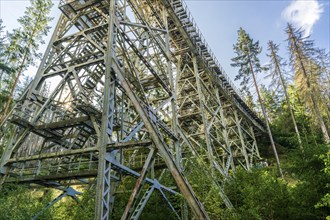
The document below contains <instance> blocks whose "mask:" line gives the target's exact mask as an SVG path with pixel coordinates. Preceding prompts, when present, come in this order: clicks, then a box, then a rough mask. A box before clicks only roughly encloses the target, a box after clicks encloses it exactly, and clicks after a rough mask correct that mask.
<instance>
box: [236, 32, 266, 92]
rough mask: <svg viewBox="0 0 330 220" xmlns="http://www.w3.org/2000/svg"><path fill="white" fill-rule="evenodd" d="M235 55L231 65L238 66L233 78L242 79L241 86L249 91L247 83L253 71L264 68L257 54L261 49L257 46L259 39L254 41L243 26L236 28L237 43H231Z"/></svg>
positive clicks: (256, 71)
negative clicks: (236, 73)
mask: <svg viewBox="0 0 330 220" xmlns="http://www.w3.org/2000/svg"><path fill="white" fill-rule="evenodd" d="M233 49H234V52H235V54H236V57H234V58H232V59H231V60H232V61H233V63H232V64H231V66H233V67H239V70H238V75H236V78H235V80H242V81H241V86H242V90H243V91H249V83H250V80H251V75H252V73H253V72H255V73H258V72H261V71H262V70H265V68H264V67H262V66H261V64H260V60H259V58H258V55H259V54H260V53H261V51H262V49H261V47H260V46H259V41H257V42H254V41H253V39H252V38H251V37H250V36H249V34H248V33H246V31H245V30H244V29H243V28H240V29H239V30H238V39H237V43H236V44H235V45H233Z"/></svg>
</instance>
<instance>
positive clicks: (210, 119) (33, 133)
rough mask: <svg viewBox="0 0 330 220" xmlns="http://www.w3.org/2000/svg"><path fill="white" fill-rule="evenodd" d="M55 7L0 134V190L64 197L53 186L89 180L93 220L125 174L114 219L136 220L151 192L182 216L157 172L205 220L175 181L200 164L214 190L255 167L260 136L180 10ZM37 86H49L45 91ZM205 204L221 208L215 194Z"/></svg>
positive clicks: (151, 3)
mask: <svg viewBox="0 0 330 220" xmlns="http://www.w3.org/2000/svg"><path fill="white" fill-rule="evenodd" d="M59 8H60V10H61V11H62V15H61V17H60V18H59V21H58V24H57V26H56V28H55V31H54V33H53V36H52V38H51V40H50V43H49V45H48V48H47V50H46V53H45V55H44V57H43V59H42V61H41V64H40V67H39V69H38V72H37V74H36V77H35V79H34V80H33V82H32V83H31V85H30V86H29V87H28V89H27V90H26V91H25V93H24V94H23V96H22V97H21V99H20V100H19V101H18V102H17V104H16V105H15V108H14V109H13V111H12V112H11V114H10V115H9V116H8V118H7V121H6V123H5V124H4V125H2V127H6V126H7V127H9V126H12V127H13V129H14V132H12V134H11V137H10V140H9V142H8V143H7V147H6V149H5V152H4V153H3V155H2V158H1V164H0V169H1V170H0V171H1V179H0V180H1V184H4V183H7V182H19V183H34V184H39V185H43V186H46V187H54V188H57V189H60V190H63V194H62V195H61V196H63V195H69V196H71V197H74V198H76V197H75V195H76V194H77V192H76V191H74V190H73V191H72V189H71V188H65V187H64V186H67V185H71V184H75V183H76V184H83V183H86V182H90V181H93V180H95V182H96V209H95V219H109V218H110V217H111V213H112V208H113V206H114V204H115V202H116V200H115V192H116V190H117V188H118V186H119V185H120V184H121V180H122V179H123V178H124V177H125V176H131V177H134V178H136V184H135V187H134V188H133V191H132V194H131V197H130V199H129V200H128V201H127V205H126V209H125V211H124V212H123V214H122V219H138V218H139V216H140V215H141V212H142V210H143V208H144V207H145V205H146V204H147V201H148V199H149V198H150V196H151V194H152V193H153V192H154V191H155V190H156V191H158V192H159V193H160V195H161V196H162V197H163V198H164V200H165V201H166V203H167V204H168V206H169V207H170V209H171V210H172V211H173V212H174V213H175V216H176V217H177V218H179V219H181V218H184V217H182V215H181V214H179V213H178V210H176V208H175V207H173V206H172V205H171V201H170V199H168V198H167V197H166V195H168V194H177V193H178V192H176V191H175V190H173V188H170V187H167V186H164V185H162V184H161V183H160V180H159V176H157V175H156V174H155V172H154V170H155V169H162V170H165V171H167V172H170V173H171V174H172V177H173V179H174V181H175V182H176V187H177V189H178V191H180V193H181V194H182V195H183V197H184V198H185V200H186V203H187V204H188V206H189V207H190V209H191V211H192V213H193V214H194V215H195V217H196V218H197V219H208V215H207V213H206V211H205V209H204V207H203V205H202V204H201V202H200V201H199V199H198V198H197V196H196V195H195V193H194V190H193V188H192V187H191V186H190V184H189V183H188V180H187V178H186V177H185V172H187V170H189V169H193V167H189V166H188V165H187V164H188V161H190V160H193V159H192V158H200V159H201V160H202V163H203V164H204V165H205V166H206V167H208V168H209V170H211V172H210V173H205V174H201V176H202V175H204V176H205V175H208V176H209V177H210V178H213V180H214V184H216V185H217V186H218V187H219V188H221V180H220V179H219V176H222V177H223V179H225V178H226V177H227V176H228V174H229V171H230V170H235V167H236V166H243V167H244V168H245V169H250V168H251V166H252V165H253V163H254V162H255V160H257V159H259V158H260V156H259V152H258V147H257V142H256V135H257V134H261V133H262V132H264V127H263V123H262V122H261V121H260V120H259V119H258V118H257V117H256V116H255V115H254V113H253V112H252V111H251V110H250V109H249V108H248V107H247V106H246V104H245V103H244V101H243V100H242V99H241V98H240V95H239V93H238V92H237V91H236V89H235V88H234V86H233V85H232V83H231V82H230V80H229V79H228V77H227V76H226V74H225V72H224V71H223V69H222V68H221V66H220V64H219V62H218V61H217V60H216V58H215V56H214V55H213V54H212V52H211V50H210V49H209V47H208V45H207V43H206V42H205V40H204V38H203V36H202V34H201V33H200V31H199V30H198V28H197V26H196V24H195V22H194V20H193V18H192V16H191V15H190V12H189V11H188V9H187V7H186V6H185V4H184V2H182V1H181V0H88V1H87V0H66V1H64V0H62V1H60V5H59ZM48 82H52V85H54V84H55V86H53V87H52V88H50V89H48V90H49V91H48V92H45V85H47V84H48ZM255 133H256V134H255ZM144 186H149V188H148V189H147V190H145V189H144V188H143V187H144ZM220 191H221V192H223V191H222V190H220ZM216 196H221V197H222V198H223V200H224V201H225V204H226V205H227V206H228V207H229V208H230V207H231V203H230V201H229V200H228V199H227V198H226V195H225V194H224V193H220V195H216ZM58 199H60V198H58ZM58 199H57V200H58ZM57 200H56V201H57Z"/></svg>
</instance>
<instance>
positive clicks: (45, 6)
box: [0, 0, 53, 124]
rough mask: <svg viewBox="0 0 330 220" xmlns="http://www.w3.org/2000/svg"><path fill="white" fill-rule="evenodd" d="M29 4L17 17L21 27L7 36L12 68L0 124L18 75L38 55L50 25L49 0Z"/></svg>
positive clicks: (8, 55) (10, 100)
mask: <svg viewBox="0 0 330 220" xmlns="http://www.w3.org/2000/svg"><path fill="white" fill-rule="evenodd" d="M30 1H31V6H29V7H27V8H26V10H25V12H24V16H22V17H21V18H19V19H18V22H19V24H20V25H21V28H18V29H14V30H13V32H12V33H11V34H9V36H8V38H9V39H8V41H9V42H11V43H10V44H9V46H8V48H7V50H6V52H5V53H4V54H5V57H6V62H7V63H8V65H9V66H10V67H11V68H12V69H13V74H12V75H11V77H10V78H11V80H9V82H12V84H11V83H10V84H9V86H8V87H10V88H9V91H10V92H9V96H8V100H7V102H6V105H5V107H4V111H3V112H2V115H1V117H0V124H2V122H3V120H4V119H5V118H6V115H7V113H8V111H9V108H10V106H11V102H12V99H13V95H14V92H15V89H16V86H17V84H18V82H19V79H20V76H21V75H22V73H23V71H24V70H26V68H28V67H29V66H30V65H32V64H33V62H34V61H35V60H36V59H37V58H39V57H40V54H39V53H38V50H39V45H40V44H41V43H44V42H43V37H44V36H45V35H47V33H48V31H49V29H50V27H49V26H48V23H49V22H50V21H51V20H52V18H50V17H49V13H50V10H51V7H52V5H53V3H52V1H51V0H30Z"/></svg>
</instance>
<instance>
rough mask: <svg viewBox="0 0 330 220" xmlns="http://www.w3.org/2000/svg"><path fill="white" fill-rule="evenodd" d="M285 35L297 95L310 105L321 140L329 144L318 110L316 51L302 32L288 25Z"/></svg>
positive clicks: (325, 128) (319, 110)
mask: <svg viewBox="0 0 330 220" xmlns="http://www.w3.org/2000/svg"><path fill="white" fill-rule="evenodd" d="M286 33H287V35H288V39H287V41H288V50H289V52H290V63H291V66H292V69H293V72H294V74H295V83H296V84H297V88H298V91H299V94H301V95H303V96H302V98H303V99H304V101H305V102H306V103H307V104H309V103H310V105H307V106H308V107H309V108H310V110H311V112H312V114H313V115H314V116H315V118H316V120H317V121H318V124H319V126H320V128H321V131H322V134H323V138H324V140H325V142H326V143H330V137H329V133H328V130H327V127H326V125H325V123H324V119H323V116H322V112H321V108H320V99H321V98H322V96H321V92H320V90H319V88H318V85H319V84H318V78H319V77H320V71H319V70H320V69H319V66H318V65H317V60H316V56H315V55H316V51H317V49H316V48H315V47H314V43H313V41H311V40H309V37H306V38H303V37H302V36H303V35H302V31H301V30H299V29H296V28H294V27H293V26H292V25H291V24H288V26H287V28H286ZM327 111H328V110H327Z"/></svg>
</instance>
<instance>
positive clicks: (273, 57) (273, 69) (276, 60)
mask: <svg viewBox="0 0 330 220" xmlns="http://www.w3.org/2000/svg"><path fill="white" fill-rule="evenodd" d="M278 51H279V45H277V44H275V43H274V42H273V41H269V42H268V52H269V54H267V56H268V57H269V58H270V65H269V70H270V74H271V76H272V78H273V82H274V83H273V84H275V85H280V86H281V87H282V91H283V93H284V96H285V101H286V104H287V105H288V108H289V111H290V115H291V120H292V123H293V126H294V129H295V132H296V135H297V139H298V143H299V147H300V148H301V149H302V142H301V137H300V133H299V129H298V126H297V122H296V119H295V116H294V113H293V109H292V107H291V103H290V97H289V94H288V91H287V84H286V80H285V78H284V74H283V73H282V70H283V67H284V63H283V59H282V57H280V56H279V55H278Z"/></svg>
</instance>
